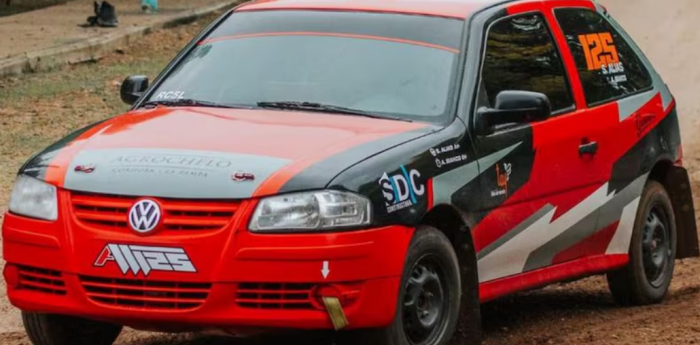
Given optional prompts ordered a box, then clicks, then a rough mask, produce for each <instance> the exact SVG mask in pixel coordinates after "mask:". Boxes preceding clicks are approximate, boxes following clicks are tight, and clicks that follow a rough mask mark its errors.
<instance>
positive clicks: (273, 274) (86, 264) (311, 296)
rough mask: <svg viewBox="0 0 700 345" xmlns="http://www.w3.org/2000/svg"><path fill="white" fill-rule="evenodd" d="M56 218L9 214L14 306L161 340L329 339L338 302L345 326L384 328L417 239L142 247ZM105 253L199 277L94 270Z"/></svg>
mask: <svg viewBox="0 0 700 345" xmlns="http://www.w3.org/2000/svg"><path fill="white" fill-rule="evenodd" d="M61 218H62V219H59V221H57V222H44V221H39V220H32V219H27V218H24V217H20V216H16V215H13V214H9V213H8V214H6V215H5V221H4V224H3V228H2V234H3V254H4V258H5V260H6V261H7V263H6V267H5V270H4V276H5V280H6V281H7V289H8V294H7V295H8V298H9V299H10V301H11V303H12V304H13V305H14V306H16V307H18V308H20V309H22V310H25V311H32V312H47V313H58V314H70V315H76V316H82V317H88V318H94V319H101V320H105V321H110V322H114V323H118V324H124V325H129V326H132V327H136V328H141V329H158V330H167V331H190V330H200V329H209V328H220V329H248V328H250V329H258V328H262V329H267V328H294V329H331V328H333V323H332V322H331V319H330V317H329V315H328V312H327V311H326V310H325V307H324V305H323V303H322V297H337V298H338V299H339V300H340V302H341V304H342V305H343V309H344V312H345V315H346V317H347V320H348V323H349V328H366V327H382V326H386V325H388V324H389V323H390V322H391V320H392V319H393V317H394V314H395V310H396V304H397V303H396V302H397V296H398V292H399V285H400V279H401V273H402V271H403V264H404V258H405V254H406V251H407V248H408V245H409V242H410V239H411V237H412V235H413V231H414V229H412V228H409V227H402V226H389V227H381V228H375V229H366V230H361V231H347V232H337V233H317V234H294V235H292V234H269V235H260V234H253V233H250V232H248V231H246V230H245V229H243V230H235V229H237V228H238V225H237V224H231V225H230V226H228V227H226V228H224V229H222V230H219V231H214V232H211V233H207V234H195V235H190V234H188V235H186V236H184V235H180V234H175V235H162V236H161V235H154V236H146V237H144V236H139V235H136V234H132V233H124V232H120V233H117V232H104V231H99V230H96V229H92V228H90V227H82V226H80V225H79V224H78V223H77V222H75V219H73V218H72V217H71V216H70V215H67V216H62V217H61ZM110 244H112V245H120V246H131V248H136V247H134V246H138V247H139V248H140V247H148V248H151V247H153V248H181V249H183V250H184V251H185V253H186V255H187V257H188V259H189V260H191V263H192V264H193V267H194V268H195V271H194V272H175V271H172V270H170V271H167V270H157V269H154V268H153V267H159V266H158V265H157V262H156V261H157V260H156V261H153V260H151V261H149V262H151V263H152V264H151V269H150V271H149V272H148V274H147V275H146V274H145V270H144V269H143V265H142V267H141V268H142V269H140V270H138V272H137V273H136V274H135V273H134V270H133V268H134V267H133V265H132V266H131V268H130V269H129V270H128V271H127V272H124V271H123V270H122V269H121V268H120V266H119V265H118V262H117V260H114V259H112V260H102V259H104V258H105V257H109V258H113V257H112V256H109V255H107V254H109V253H107V254H105V253H104V251H105V248H106V247H108V245H110ZM113 248H114V247H113ZM146 256H148V254H147V255H146ZM142 257H143V256H142ZM101 258H102V259H101ZM154 263H156V264H154ZM160 267H162V265H161V266H160ZM170 267H171V268H172V267H175V265H174V264H173V265H171V266H170Z"/></svg>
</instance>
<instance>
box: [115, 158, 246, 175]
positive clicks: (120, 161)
mask: <svg viewBox="0 0 700 345" xmlns="http://www.w3.org/2000/svg"><path fill="white" fill-rule="evenodd" d="M110 164H111V165H112V166H113V168H112V169H111V170H112V173H115V174H137V175H170V176H172V175H179V176H187V177H202V178H207V177H209V173H210V172H213V171H216V170H222V169H229V168H231V167H232V166H233V162H232V161H230V160H228V159H222V158H217V157H205V156H192V155H122V156H118V157H116V158H114V159H112V160H111V161H110ZM229 171H230V170H229Z"/></svg>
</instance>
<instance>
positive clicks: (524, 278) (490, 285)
mask: <svg viewBox="0 0 700 345" xmlns="http://www.w3.org/2000/svg"><path fill="white" fill-rule="evenodd" d="M628 261H629V256H628V255H627V254H614V255H597V256H591V257H587V258H581V259H577V260H573V261H569V262H564V263H561V264H557V265H554V266H550V267H546V268H541V269H538V270H534V271H528V272H525V273H522V274H518V275H514V276H510V277H505V278H501V279H496V280H492V281H489V282H484V283H481V284H480V286H479V299H480V301H481V302H482V303H484V302H488V301H491V300H493V299H496V298H499V297H503V296H505V295H509V294H512V293H515V292H519V291H524V290H531V289H536V288H541V287H544V286H547V285H549V284H552V283H557V282H561V281H565V280H573V279H580V278H584V277H587V276H591V275H595V274H600V273H604V272H608V271H612V270H615V269H618V268H621V267H623V266H625V265H627V262H628Z"/></svg>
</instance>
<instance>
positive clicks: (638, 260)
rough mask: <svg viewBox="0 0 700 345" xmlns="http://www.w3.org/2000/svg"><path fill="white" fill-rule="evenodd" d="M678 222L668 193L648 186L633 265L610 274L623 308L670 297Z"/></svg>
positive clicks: (652, 184) (639, 215)
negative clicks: (669, 290)
mask: <svg viewBox="0 0 700 345" xmlns="http://www.w3.org/2000/svg"><path fill="white" fill-rule="evenodd" d="M676 239H677V237H676V220H675V217H674V213H673V205H672V204H671V199H670V198H669V196H668V193H667V192H666V189H665V188H664V187H663V185H661V184H660V183H658V182H656V181H649V182H647V184H646V186H645V187H644V191H643V192H642V196H641V199H640V201H639V207H638V209H637V215H636V219H635V223H634V230H633V233H632V241H631V242H630V249H629V263H628V264H627V266H625V267H623V268H622V269H620V270H618V271H615V272H611V273H608V276H607V277H608V286H609V287H610V291H611V292H612V295H613V298H614V299H615V301H616V302H617V303H619V304H621V305H629V306H638V305H648V304H655V303H660V302H661V301H663V299H664V297H665V296H666V294H667V293H668V288H669V285H670V284H671V279H672V278H673V270H674V267H675V259H676V241H677V240H676Z"/></svg>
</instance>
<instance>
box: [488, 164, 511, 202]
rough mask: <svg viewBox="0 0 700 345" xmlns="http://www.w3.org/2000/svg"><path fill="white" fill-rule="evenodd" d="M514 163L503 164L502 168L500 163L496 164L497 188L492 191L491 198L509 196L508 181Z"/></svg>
mask: <svg viewBox="0 0 700 345" xmlns="http://www.w3.org/2000/svg"><path fill="white" fill-rule="evenodd" d="M512 168H513V164H512V163H503V167H502V168H501V164H500V163H496V185H497V188H496V189H495V190H492V191H491V196H492V197H496V196H501V195H506V196H507V195H508V181H510V173H511V171H512Z"/></svg>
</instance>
